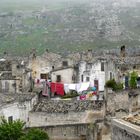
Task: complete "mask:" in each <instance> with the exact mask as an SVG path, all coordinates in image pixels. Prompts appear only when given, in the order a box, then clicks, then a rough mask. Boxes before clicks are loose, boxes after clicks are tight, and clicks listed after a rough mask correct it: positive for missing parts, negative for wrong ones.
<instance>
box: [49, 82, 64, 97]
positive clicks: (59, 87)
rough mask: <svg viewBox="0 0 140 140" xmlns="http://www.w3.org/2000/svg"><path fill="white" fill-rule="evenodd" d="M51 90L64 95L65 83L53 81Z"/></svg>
mask: <svg viewBox="0 0 140 140" xmlns="http://www.w3.org/2000/svg"><path fill="white" fill-rule="evenodd" d="M51 92H52V93H56V94H57V95H61V96H63V95H64V84H61V83H51Z"/></svg>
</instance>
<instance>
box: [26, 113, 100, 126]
mask: <svg viewBox="0 0 140 140" xmlns="http://www.w3.org/2000/svg"><path fill="white" fill-rule="evenodd" d="M97 118H98V119H102V118H103V115H102V112H100V111H96V112H93V111H84V112H78V113H77V112H69V113H47V112H30V113H29V127H42V126H57V125H68V124H80V123H91V122H94V121H95V120H96V119H97Z"/></svg>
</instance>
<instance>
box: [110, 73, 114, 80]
mask: <svg viewBox="0 0 140 140" xmlns="http://www.w3.org/2000/svg"><path fill="white" fill-rule="evenodd" d="M112 78H113V77H112V72H110V80H112Z"/></svg>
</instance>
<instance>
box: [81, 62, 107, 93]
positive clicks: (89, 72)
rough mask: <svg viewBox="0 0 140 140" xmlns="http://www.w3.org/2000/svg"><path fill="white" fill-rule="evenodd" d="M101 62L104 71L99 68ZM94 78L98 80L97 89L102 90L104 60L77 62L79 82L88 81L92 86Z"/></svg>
mask: <svg viewBox="0 0 140 140" xmlns="http://www.w3.org/2000/svg"><path fill="white" fill-rule="evenodd" d="M101 63H104V71H102V70H101ZM94 80H98V88H99V89H98V90H99V91H104V86H105V62H104V61H101V60H97V61H95V62H93V63H87V62H85V61H81V62H80V63H79V82H90V86H94Z"/></svg>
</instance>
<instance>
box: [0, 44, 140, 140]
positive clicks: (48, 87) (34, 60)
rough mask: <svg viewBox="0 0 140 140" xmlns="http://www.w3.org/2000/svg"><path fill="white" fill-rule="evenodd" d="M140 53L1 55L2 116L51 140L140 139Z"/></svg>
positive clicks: (123, 51)
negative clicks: (22, 123) (36, 130)
mask: <svg viewBox="0 0 140 140" xmlns="http://www.w3.org/2000/svg"><path fill="white" fill-rule="evenodd" d="M139 54H140V53H139V52H138V51H137V53H135V52H134V51H130V50H129V49H128V48H127V47H126V46H125V45H123V46H120V48H119V49H112V50H106V51H100V52H98V53H97V52H95V51H94V50H91V49H89V50H87V51H83V52H78V53H77V52H76V53H71V54H67V55H60V54H55V53H52V52H50V51H49V50H48V49H46V50H45V51H44V53H43V54H42V55H37V54H36V51H32V53H31V54H30V56H28V57H20V56H19V57H16V56H15V57H14V56H13V57H11V56H10V55H7V54H5V55H4V56H3V57H1V58H0V96H1V98H0V116H1V117H2V116H4V117H5V119H6V120H7V121H14V120H17V119H20V120H22V121H24V122H25V127H26V128H40V129H42V130H45V131H46V132H47V133H48V135H49V137H50V139H51V140H56V139H57V140H66V139H70V140H130V139H131V140H139V139H140V91H139V88H140V61H139V60H140V55H139Z"/></svg>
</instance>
